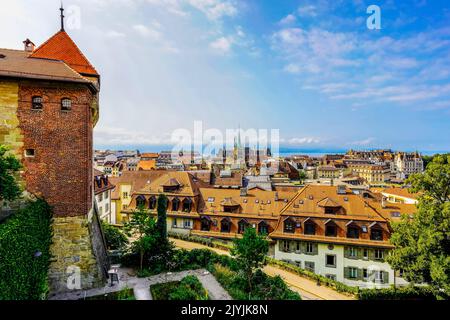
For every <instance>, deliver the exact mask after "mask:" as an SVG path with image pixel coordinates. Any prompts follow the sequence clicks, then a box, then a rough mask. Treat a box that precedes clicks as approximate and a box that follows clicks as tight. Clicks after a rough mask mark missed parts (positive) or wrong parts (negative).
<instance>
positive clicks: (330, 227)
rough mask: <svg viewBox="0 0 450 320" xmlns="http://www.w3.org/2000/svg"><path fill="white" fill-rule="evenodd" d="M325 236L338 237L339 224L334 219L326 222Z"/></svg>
mask: <svg viewBox="0 0 450 320" xmlns="http://www.w3.org/2000/svg"><path fill="white" fill-rule="evenodd" d="M325 236H326V237H337V225H336V223H335V222H334V221H333V220H331V219H330V220H328V221H327V222H325Z"/></svg>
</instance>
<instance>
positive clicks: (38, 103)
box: [31, 96, 42, 110]
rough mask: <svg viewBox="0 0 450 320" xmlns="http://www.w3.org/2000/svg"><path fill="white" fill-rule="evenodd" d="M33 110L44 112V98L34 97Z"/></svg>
mask: <svg viewBox="0 0 450 320" xmlns="http://www.w3.org/2000/svg"><path fill="white" fill-rule="evenodd" d="M31 108H32V109H33V110H42V97H39V96H36V97H33V99H32V105H31Z"/></svg>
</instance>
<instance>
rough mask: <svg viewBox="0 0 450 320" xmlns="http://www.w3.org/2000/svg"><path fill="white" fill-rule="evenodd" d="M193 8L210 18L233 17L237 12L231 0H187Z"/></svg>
mask: <svg viewBox="0 0 450 320" xmlns="http://www.w3.org/2000/svg"><path fill="white" fill-rule="evenodd" d="M187 2H188V3H189V4H190V5H191V6H193V7H194V8H196V9H198V10H200V11H201V12H203V13H204V14H205V15H206V17H207V18H208V19H210V20H218V19H221V18H223V17H226V16H229V17H233V16H235V15H236V14H237V13H238V10H237V7H236V5H235V4H234V3H233V2H231V1H223V0H187Z"/></svg>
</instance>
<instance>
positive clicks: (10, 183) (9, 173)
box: [0, 145, 21, 201]
mask: <svg viewBox="0 0 450 320" xmlns="http://www.w3.org/2000/svg"><path fill="white" fill-rule="evenodd" d="M7 151H8V149H7V148H6V147H5V146H2V145H0V201H1V200H7V201H13V200H15V199H17V198H18V197H19V196H20V194H21V189H20V186H19V184H18V183H17V181H16V178H15V176H14V175H15V174H16V173H17V172H18V171H19V170H20V168H21V164H20V162H19V160H17V159H16V158H15V157H14V156H13V155H6V153H7Z"/></svg>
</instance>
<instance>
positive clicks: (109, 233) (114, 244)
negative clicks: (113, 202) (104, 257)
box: [102, 221, 128, 250]
mask: <svg viewBox="0 0 450 320" xmlns="http://www.w3.org/2000/svg"><path fill="white" fill-rule="evenodd" d="M102 229H103V232H104V234H105V239H106V245H107V247H108V249H110V250H122V249H123V248H124V247H125V246H126V245H127V244H128V239H127V237H126V235H125V234H124V233H123V232H122V231H121V230H119V229H118V228H116V227H114V226H112V225H110V224H109V223H107V222H104V221H102Z"/></svg>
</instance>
